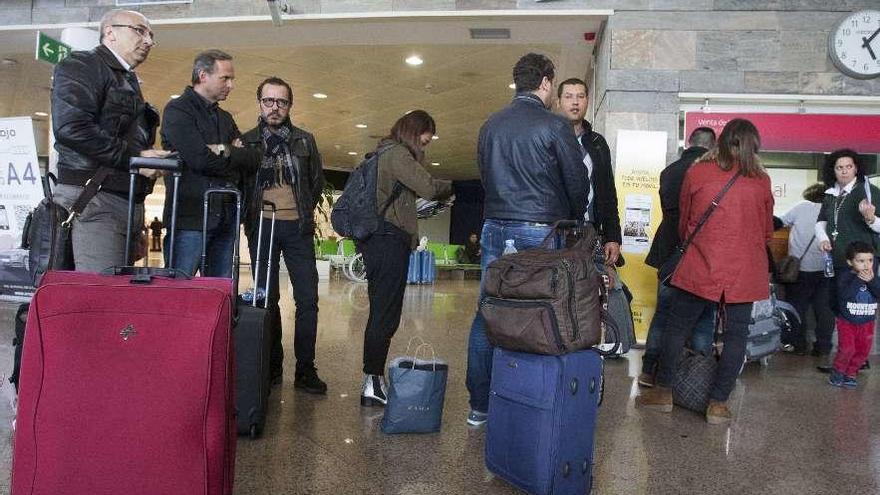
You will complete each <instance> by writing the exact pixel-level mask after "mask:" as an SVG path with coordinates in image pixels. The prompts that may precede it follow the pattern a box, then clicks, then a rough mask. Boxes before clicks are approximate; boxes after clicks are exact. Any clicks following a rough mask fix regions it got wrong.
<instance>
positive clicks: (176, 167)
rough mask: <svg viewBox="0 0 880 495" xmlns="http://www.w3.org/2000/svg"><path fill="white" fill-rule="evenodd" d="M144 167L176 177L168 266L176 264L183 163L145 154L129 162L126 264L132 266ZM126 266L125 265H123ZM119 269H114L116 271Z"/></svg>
mask: <svg viewBox="0 0 880 495" xmlns="http://www.w3.org/2000/svg"><path fill="white" fill-rule="evenodd" d="M142 168H149V169H154V170H164V171H167V172H171V176H172V177H173V179H174V195H173V198H172V203H171V230H170V232H171V239H170V242H169V243H168V266H174V263H173V260H174V231H175V230H176V227H177V189H178V188H177V186H178V183H179V182H180V175H181V173H182V169H183V165H182V164H181V162H180V159H179V158H176V157H175V158H147V157H143V156H134V157H132V158H131V162H130V164H129V183H128V184H129V185H128V229H127V230H128V232H127V234H126V236H125V266H126V267H128V266H131V264H132V263H131V261H132V260H131V242H132V239H131V238H132V234H133V232H132V227H133V226H134V189H135V181H136V178H137V175H138V172H139V171H140V169H142ZM123 268H124V267H123ZM117 271H118V270H115V269H114V272H117ZM169 276H172V277H173V276H175V275H174V271H169Z"/></svg>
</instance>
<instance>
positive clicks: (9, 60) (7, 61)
mask: <svg viewBox="0 0 880 495" xmlns="http://www.w3.org/2000/svg"><path fill="white" fill-rule="evenodd" d="M0 64H3V65H16V64H18V60H15V59H14V58H4V59H3V60H0Z"/></svg>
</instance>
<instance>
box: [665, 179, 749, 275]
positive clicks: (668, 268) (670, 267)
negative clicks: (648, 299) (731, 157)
mask: <svg viewBox="0 0 880 495" xmlns="http://www.w3.org/2000/svg"><path fill="white" fill-rule="evenodd" d="M740 175H742V172H741V171H737V173H735V174H733V177H731V178H730V180H729V181H727V184H725V185H724V188H722V189H721V191H719V192H718V194H716V195H715V198H714V199H712V203H711V204H710V205H709V207H708V208H706V211H704V212H703V216H702V217H700V221H699V222H697V226H696V227H694V231H693V232H691V235H689V236H688V238H687V239H685V241H684V242H683V243H681V244H680V245H679V246H677V247H676V248H675V251H673V252H672V254H671V255H669V257H668V258H666V261H664V262H663V264H662V265H661V266H660V270H658V271H657V276H658V277H659V278H660V283H661V284H663V285H669V281H670V280H672V275H674V274H675V270H676V269H677V268H678V264H679V262H681V259H682V258H683V257H684V253H686V252H687V249H688V247H689V246H690V245H691V242H692V241H693V240H694V236H696V235H697V232H699V231H700V229H702V228H703V225H704V224H705V223H706V221H707V220H709V217H710V216H712V213H713V212H714V211H715V208H718V203H719V202H721V198H723V197H724V195H725V194H727V191H729V190H730V188H731V187H733V183H734V182H736V180H737V179H739V177H740Z"/></svg>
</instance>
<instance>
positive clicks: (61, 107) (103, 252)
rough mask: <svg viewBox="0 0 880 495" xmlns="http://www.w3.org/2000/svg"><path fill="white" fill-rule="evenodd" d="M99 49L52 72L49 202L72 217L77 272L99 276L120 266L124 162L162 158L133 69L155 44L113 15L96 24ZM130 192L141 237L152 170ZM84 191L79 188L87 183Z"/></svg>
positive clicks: (142, 25) (135, 16)
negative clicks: (53, 167) (53, 159)
mask: <svg viewBox="0 0 880 495" xmlns="http://www.w3.org/2000/svg"><path fill="white" fill-rule="evenodd" d="M100 30H101V34H100V45H99V46H98V47H97V48H95V49H94V50H90V51H76V52H73V53H72V54H71V55H70V56H69V57H68V58H66V59H64V60H63V61H61V63H59V64H58V65H57V66H56V67H55V74H54V80H53V87H52V96H51V104H52V130H53V132H54V133H55V149H56V150H57V151H58V182H59V184H58V187H57V188H56V190H55V201H56V202H58V203H59V204H60V205H61V206H63V207H65V208H67V209H68V210H69V211H72V212H75V213H78V214H77V215H74V217H72V221H71V224H70V226H71V237H72V240H73V256H74V263H75V265H76V270H79V271H89V272H99V271H101V270H103V269H105V268H107V267H110V266H116V265H120V266H121V265H123V264H125V235H126V227H127V225H128V214H127V212H128V199H129V198H128V194H129V192H128V190H129V178H128V177H129V176H128V164H129V159H130V158H131V157H133V156H146V157H162V156H165V155H167V152H165V151H160V150H153V149H150V148H152V146H153V141H154V140H155V130H156V126H157V125H158V123H159V116H158V114H157V113H156V111H155V110H153V108H152V107H150V106H149V105H148V104H146V103H145V102H144V98H143V95H142V94H141V88H140V83H139V81H138V77H137V75H136V74H135V73H134V68H135V67H137V66H138V65H140V64H141V63H142V62H143V61H144V60H146V59H147V56H148V55H149V54H150V50H151V49H152V48H153V46H154V45H155V43H156V42H155V39H154V38H153V32H152V31H151V29H150V22H149V21H148V20H147V18H146V17H144V16H143V15H141V14H139V13H137V12H131V11H126V10H111V11H109V12H107V13H106V14H105V15H104V17H103V18H101V25H100ZM141 173H142V176H141V177H138V178H137V182H136V187H135V198H134V200H135V204H136V214H135V222H136V224H135V225H134V226H133V230H134V232H136V233H137V232H141V230H142V222H143V203H144V198H145V197H146V195H147V194H149V191H150V190H151V187H152V180H150V179H151V178H152V176H154V174H155V172H154V171H152V170H149V171H148V170H144V171H142V172H141ZM87 183H88V184H90V187H84V186H86V184H87Z"/></svg>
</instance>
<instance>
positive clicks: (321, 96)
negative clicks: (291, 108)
mask: <svg viewBox="0 0 880 495" xmlns="http://www.w3.org/2000/svg"><path fill="white" fill-rule="evenodd" d="M312 96H314V97H315V98H317V99H319V100H323V99H324V98H327V95H325V94H324V93H315V94H313V95H312Z"/></svg>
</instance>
